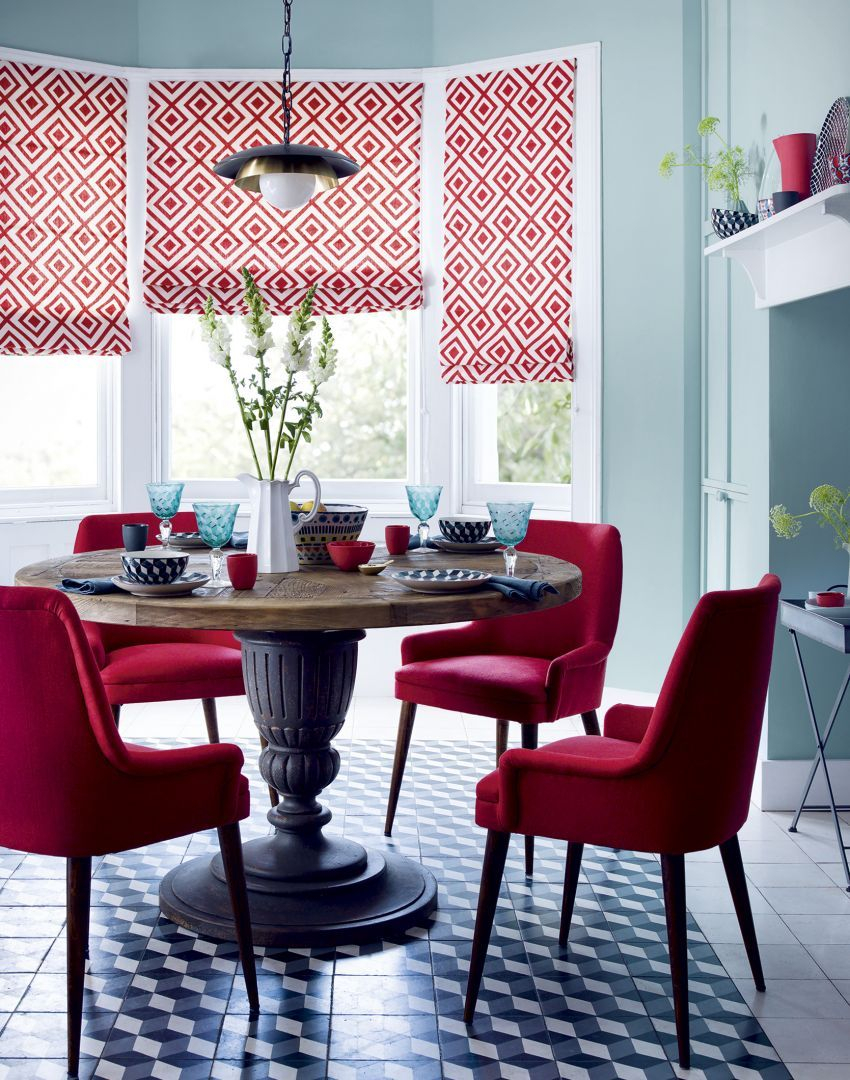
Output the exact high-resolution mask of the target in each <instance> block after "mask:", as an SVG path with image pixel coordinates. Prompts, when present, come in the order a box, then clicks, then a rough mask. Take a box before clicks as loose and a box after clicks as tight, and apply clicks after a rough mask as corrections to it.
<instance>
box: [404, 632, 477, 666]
mask: <svg viewBox="0 0 850 1080" xmlns="http://www.w3.org/2000/svg"><path fill="white" fill-rule="evenodd" d="M484 642H485V636H484V635H483V634H482V633H481V629H480V627H479V625H478V624H476V623H466V624H465V625H464V626H452V627H449V628H447V629H445V630H428V631H426V632H425V633H422V634H409V635H408V636H407V637H406V638H405V639H404V640H403V641H402V643H401V662H402V664H415V663H418V662H419V661H420V660H443V659H445V658H446V657H449V656H465V655H466V654H468V653H475V652H481V651H482V645H483V644H484Z"/></svg>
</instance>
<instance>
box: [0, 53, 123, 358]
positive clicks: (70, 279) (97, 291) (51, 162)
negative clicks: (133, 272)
mask: <svg viewBox="0 0 850 1080" xmlns="http://www.w3.org/2000/svg"><path fill="white" fill-rule="evenodd" d="M126 141H127V85H126V83H125V82H124V81H123V80H121V79H117V78H112V77H110V76H105V75H92V74H87V73H85V72H80V71H63V70H59V69H57V68H49V67H41V66H38V65H32V64H21V63H13V62H11V61H0V354H3V355H7V356H22V355H27V354H37V353H77V354H94V355H99V356H102V355H106V354H110V353H124V352H127V351H128V350H129V348H130V329H129V323H128V319H127V299H128V293H127V250H126V238H125V235H126V234H125V228H126V205H125V204H126Z"/></svg>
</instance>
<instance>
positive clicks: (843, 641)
mask: <svg viewBox="0 0 850 1080" xmlns="http://www.w3.org/2000/svg"><path fill="white" fill-rule="evenodd" d="M779 612H780V619H781V622H782V625H783V626H785V627H787V629H788V631H789V632H790V634H791V641H792V642H793V645H794V653H795V655H796V657H797V666H798V668H799V670H800V681H801V682H802V684H803V696H804V697H805V699H806V708H807V710H808V713H809V720H810V722H811V725H812V732H813V733H814V736H815V746H816V750H815V757H814V761H813V762H812V767H811V769H809V775H808V777H807V779H806V783H805V785H804V787H803V794H802V797H801V799H800V805H799V806H798V807H797V812H796V813H795V814H794V820H793V821H792V822H791V825H790V827H789V832H796V831H797V824H798V822H799V820H800V815H801V814H802V813H803V811H804V810H816V811H820V812H825V811H828V812H829V813H831V814H832V821H833V824H834V826H835V837H836V840H837V842H838V851H839V854H840V856H841V863H842V865H843V867H844V879H845V881H846V883H847V884H846V888H847V891H848V892H850V865H848V862H847V848H848V845H847V844H845V843H844V836H843V834H842V832H841V819H840V818H839V816H838V811H839V810H848V809H850V807H847V806H836V804H835V793H834V791H833V787H832V780H831V778H830V775H829V765H828V764H827V758H826V747H827V744H828V742H829V737H830V735H831V734H832V729H833V728H834V727H835V721H836V720H837V718H838V713H839V711H840V709H841V705H842V702H843V701H844V697H845V695H846V693H847V687H848V686H850V662H848V665H847V672H846V674H845V675H844V678H843V679H842V681H841V685H840V687H839V689H838V693H837V695H836V697H835V701H834V702H833V705H832V711H831V712H830V714H829V719H828V720H827V722H826V726H825V727H824V728H823V731H821V727H820V725H819V724H818V718H817V715H816V714H815V708H814V703H813V702H812V694H811V690H810V689H809V679H808V676H807V674H806V666H805V664H804V663H803V654H802V653H801V652H800V642H799V640H798V635H799V634H802V635H803V637H807V638H809V639H810V640H812V641H816V642H818V643H819V644H821V645H825V646H826V647H827V648H828V649H834V650H835V651H836V652H839V653H843V654H844V655H845V656H848V655H850V618H847V620H846V621H845V620H844V619H835V618H830V617H829V616H828V615H822V614H820V612H818V611H812V610H810V609H808V608H807V607H806V605H805V601H803V600H783V601H781V603H780V605H779ZM819 768H822V769H823V776H824V780H825V782H826V792H827V803H826V805H816V806H806V799H807V798H808V797H809V792H810V791H811V788H812V784H813V783H814V779H815V776H816V775H817V771H818V769H819Z"/></svg>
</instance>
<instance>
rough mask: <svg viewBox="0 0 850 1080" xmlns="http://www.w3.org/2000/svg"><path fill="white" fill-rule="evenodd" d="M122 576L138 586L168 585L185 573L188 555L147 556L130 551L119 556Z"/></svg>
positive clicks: (140, 552)
mask: <svg viewBox="0 0 850 1080" xmlns="http://www.w3.org/2000/svg"><path fill="white" fill-rule="evenodd" d="M121 565H122V566H123V567H124V576H125V577H127V578H129V580H130V581H135V582H136V583H137V584H139V585H170V584H171V583H172V582H174V581H177V579H178V578H180V577H182V576H183V574H184V573H185V572H186V567H187V566H188V565H189V556H188V555H148V554H147V553H146V552H143V551H131V552H130V553H129V555H122V556H121Z"/></svg>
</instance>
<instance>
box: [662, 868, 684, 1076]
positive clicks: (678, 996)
mask: <svg viewBox="0 0 850 1080" xmlns="http://www.w3.org/2000/svg"><path fill="white" fill-rule="evenodd" d="M661 880H662V882H663V884H664V910H665V913H666V915H667V944H668V948H669V950H670V975H671V977H672V980H673V1011H674V1013H675V1016H676V1037H677V1039H678V1043H679V1065H680V1066H681V1067H682V1068H683V1069H689V1068H690V1067H691V1037H690V1015H689V1012H688V930H687V912H686V911H685V856H684V855H662V856H661Z"/></svg>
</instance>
